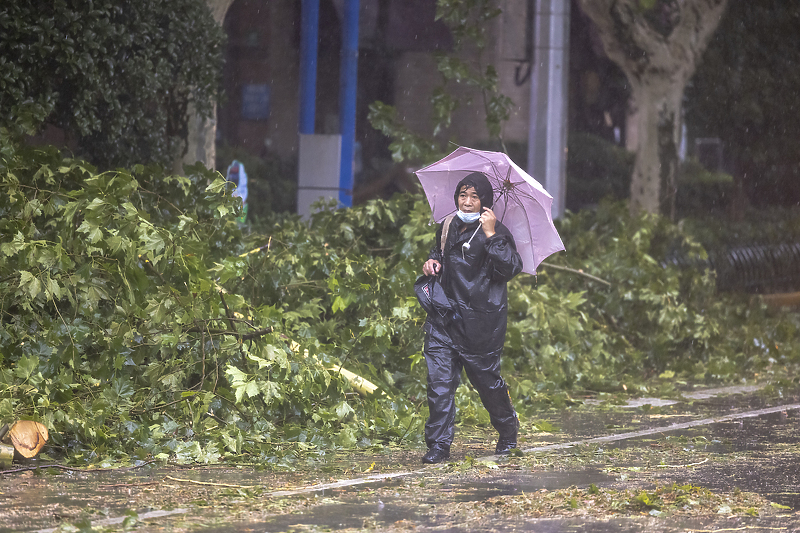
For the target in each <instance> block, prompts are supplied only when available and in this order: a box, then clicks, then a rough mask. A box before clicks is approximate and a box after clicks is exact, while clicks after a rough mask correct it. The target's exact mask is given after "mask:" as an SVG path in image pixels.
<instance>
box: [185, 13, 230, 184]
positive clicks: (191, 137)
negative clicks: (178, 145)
mask: <svg viewBox="0 0 800 533" xmlns="http://www.w3.org/2000/svg"><path fill="white" fill-rule="evenodd" d="M233 1H234V0H206V3H207V4H208V7H209V9H211V14H212V15H213V17H214V20H216V21H217V24H219V25H222V23H223V21H224V20H225V15H226V14H227V13H228V9H229V8H230V7H231V4H233ZM188 121H189V134H188V136H187V138H186V151H185V153H184V154H183V155H182V156H180V157H177V158H176V159H175V161H174V164H173V172H174V173H175V174H182V173H183V165H185V164H186V165H191V164H194V163H196V162H198V161H199V162H201V163H203V164H204V165H205V166H206V167H207V168H214V166H215V159H216V155H217V154H216V152H217V150H216V137H217V109H216V107H215V108H214V111H213V113H212V115H211V117H209V118H204V117H202V116H200V115H199V114H198V113H197V112H196V111H195V109H194V108H193V107H192V106H191V105H190V106H189V110H188Z"/></svg>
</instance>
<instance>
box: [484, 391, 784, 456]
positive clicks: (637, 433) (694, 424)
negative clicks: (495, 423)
mask: <svg viewBox="0 0 800 533" xmlns="http://www.w3.org/2000/svg"><path fill="white" fill-rule="evenodd" d="M795 409H800V404H798V403H795V404H791V405H778V406H775V407H766V408H764V409H757V410H755V411H746V412H744V413H735V414H732V415H725V416H717V417H714V418H704V419H702V420H693V421H691V422H683V423H680V424H671V425H669V426H661V427H655V428H650V429H642V430H639V431H631V432H629V433H619V434H617V435H606V436H603V437H594V438H591V439H583V440H576V441H572V442H563V443H561V444H548V445H545V446H536V447H534V448H525V449H523V450H522V451H523V452H525V453H530V452H545V451H549V450H563V449H565V448H572V447H574V446H579V445H581V444H594V443H597V442H616V441H620V440H627V439H635V438H637V437H647V436H648V435H655V434H656V433H669V432H671V431H677V430H679V429H687V428H693V427H697V426H707V425H709V424H719V423H720V422H729V421H731V420H740V419H742V418H754V417H757V416H761V415H768V414H771V413H778V412H780V411H789V410H795ZM490 457H497V456H496V455H490V456H488V457H486V458H482V459H488V458H490Z"/></svg>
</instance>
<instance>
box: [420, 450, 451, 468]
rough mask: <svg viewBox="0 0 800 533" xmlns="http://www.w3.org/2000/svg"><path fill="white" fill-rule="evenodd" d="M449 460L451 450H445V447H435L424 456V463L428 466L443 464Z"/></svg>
mask: <svg viewBox="0 0 800 533" xmlns="http://www.w3.org/2000/svg"><path fill="white" fill-rule="evenodd" d="M448 459H450V448H444V447H443V446H434V447H433V448H431V449H430V450H428V453H426V454H425V455H423V456H422V462H423V463H424V464H426V465H433V464H436V463H441V462H442V461H446V460H448Z"/></svg>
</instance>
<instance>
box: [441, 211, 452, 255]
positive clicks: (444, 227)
mask: <svg viewBox="0 0 800 533" xmlns="http://www.w3.org/2000/svg"><path fill="white" fill-rule="evenodd" d="M454 216H455V215H447V216H446V217H445V218H444V220H443V221H442V242H441V248H442V258H444V245H445V244H446V243H447V234H448V233H449V232H450V223H451V222H452V221H453V217H454Z"/></svg>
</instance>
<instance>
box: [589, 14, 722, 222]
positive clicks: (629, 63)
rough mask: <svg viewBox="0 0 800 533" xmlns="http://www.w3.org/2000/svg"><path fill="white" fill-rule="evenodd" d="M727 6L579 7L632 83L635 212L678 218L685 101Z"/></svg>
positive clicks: (630, 136) (630, 125) (630, 124)
mask: <svg viewBox="0 0 800 533" xmlns="http://www.w3.org/2000/svg"><path fill="white" fill-rule="evenodd" d="M727 3H728V0H655V2H654V5H653V6H652V7H650V8H646V9H645V8H644V7H641V6H642V2H641V0H580V5H581V7H582V9H583V10H584V12H585V13H586V14H587V15H588V16H589V18H591V19H592V21H593V22H594V24H595V26H596V27H597V30H598V33H599V36H600V40H601V41H602V43H603V48H604V49H605V52H606V54H607V55H608V57H609V58H610V59H611V60H612V61H614V62H615V63H616V64H617V65H619V67H620V68H621V69H622V71H623V72H624V73H625V75H626V76H627V78H628V82H629V83H630V85H631V101H630V102H629V106H628V124H627V132H626V137H627V139H628V143H627V145H628V147H629V148H631V147H634V148H635V150H636V159H635V162H634V169H633V176H632V177H631V202H630V208H631V211H632V212H634V213H636V212H639V211H647V212H650V213H658V212H660V213H662V214H664V215H667V216H669V217H672V218H674V216H675V197H676V192H677V188H676V170H677V168H678V146H679V145H680V131H681V107H682V106H681V100H682V98H683V90H684V88H685V87H686V83H687V82H688V81H689V78H691V76H692V74H693V73H694V71H695V68H696V67H697V64H698V62H699V60H700V58H701V56H702V53H703V51H704V50H705V48H706V45H707V43H708V40H709V38H710V37H711V35H712V34H713V32H714V30H715V29H716V27H717V25H718V24H719V20H720V18H721V17H722V13H723V11H724V10H725V7H726V5H727Z"/></svg>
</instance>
